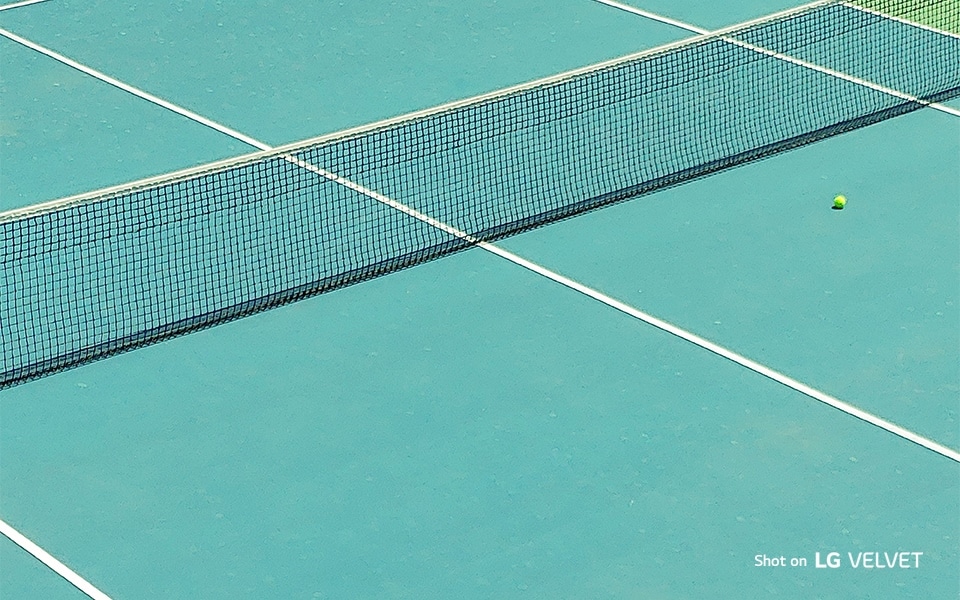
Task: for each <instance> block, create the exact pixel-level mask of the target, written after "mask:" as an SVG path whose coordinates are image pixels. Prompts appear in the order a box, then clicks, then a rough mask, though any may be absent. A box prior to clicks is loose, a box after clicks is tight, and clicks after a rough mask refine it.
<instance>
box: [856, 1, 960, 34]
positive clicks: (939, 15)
mask: <svg viewBox="0 0 960 600" xmlns="http://www.w3.org/2000/svg"><path fill="white" fill-rule="evenodd" d="M853 4H857V5H859V6H863V7H864V8H869V9H871V10H876V11H878V12H881V13H884V14H889V15H892V16H894V17H899V18H901V19H908V20H910V21H913V22H915V23H920V24H922V25H928V26H930V27H936V28H938V29H942V30H944V31H949V32H951V33H955V34H958V35H960V28H958V27H957V26H956V23H953V24H952V25H951V24H950V23H951V21H950V15H957V14H960V0H927V1H925V2H911V3H906V2H898V1H897V0H855V1H854V2H853Z"/></svg>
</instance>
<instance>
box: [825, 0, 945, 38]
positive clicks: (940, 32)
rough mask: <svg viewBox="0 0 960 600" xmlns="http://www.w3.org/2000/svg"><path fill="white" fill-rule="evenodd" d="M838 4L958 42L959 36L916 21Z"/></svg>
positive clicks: (856, 6) (864, 8)
mask: <svg viewBox="0 0 960 600" xmlns="http://www.w3.org/2000/svg"><path fill="white" fill-rule="evenodd" d="M840 4H842V5H844V6H846V7H847V8H852V9H854V10H859V11H862V12H865V13H870V14H871V15H876V16H878V17H882V18H884V19H890V20H891V21H896V22H898V23H903V24H905V25H912V26H913V27H917V28H918V29H924V30H926V31H930V32H933V33H937V34H940V35H945V36H947V37H952V38H957V39H958V40H960V34H958V33H954V32H952V31H947V30H945V29H937V28H936V27H931V26H930V25H924V24H923V23H918V22H917V21H911V20H909V19H904V18H903V17H895V16H893V15H888V14H886V13H882V12H880V11H879V10H873V9H872V8H867V7H865V6H858V5H856V4H854V3H852V2H841V3H840Z"/></svg>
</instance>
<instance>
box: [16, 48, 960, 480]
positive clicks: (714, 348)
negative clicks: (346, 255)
mask: <svg viewBox="0 0 960 600" xmlns="http://www.w3.org/2000/svg"><path fill="white" fill-rule="evenodd" d="M2 31H3V30H0V32H2ZM20 39H22V38H20ZM30 44H31V47H32V48H42V47H41V46H38V45H36V44H33V43H32V42H31V43H30ZM43 50H46V49H45V48H44V49H43ZM43 50H38V51H43ZM44 54H46V55H47V56H51V57H54V58H56V57H58V56H62V55H59V54H57V53H55V52H53V51H46V52H44ZM64 58H66V57H64ZM58 60H59V59H58ZM67 60H69V59H67ZM67 64H70V66H74V65H79V63H76V62H75V61H72V60H71V61H70V63H67ZM79 66H80V67H82V70H83V72H84V73H91V74H94V73H96V74H97V75H95V76H97V77H98V78H99V79H101V80H103V81H106V82H108V83H109V82H114V81H117V80H115V79H113V78H112V77H108V76H106V75H104V74H102V73H99V72H97V71H95V70H93V69H91V68H90V67H86V66H84V65H79ZM117 83H121V82H117ZM121 85H122V86H123V87H122V88H121V89H123V90H124V91H127V92H129V93H131V94H134V95H136V96H138V97H140V98H143V99H144V100H148V101H150V102H153V103H155V104H158V105H160V106H163V107H164V108H168V109H170V110H173V111H174V112H176V113H177V114H180V115H183V116H186V117H188V118H191V119H193V120H195V121H197V122H198V123H201V124H203V125H206V126H208V127H213V128H214V129H215V130H217V131H220V132H222V133H224V134H226V135H229V136H231V137H233V138H234V139H237V140H240V141H242V142H245V143H248V144H250V145H252V146H254V147H257V148H260V149H263V150H269V149H271V147H270V146H269V145H268V144H266V143H264V142H261V141H259V140H256V139H254V138H251V137H250V136H247V135H244V134H241V133H239V132H237V131H235V130H233V129H231V128H229V127H226V126H224V125H221V124H219V123H215V122H214V121H212V120H210V119H207V118H205V117H201V116H199V115H197V114H196V113H194V112H192V111H189V110H187V109H184V108H181V107H179V106H176V105H175V104H173V103H171V102H168V101H166V100H162V99H160V98H158V97H156V96H154V95H152V94H149V93H147V92H144V91H142V90H139V89H138V88H135V87H133V86H130V85H127V84H121ZM281 156H282V157H283V158H284V159H285V160H287V161H288V162H291V163H293V164H295V165H297V166H299V167H301V168H304V169H306V170H308V171H311V172H313V173H316V174H317V175H320V176H321V177H324V178H326V179H328V180H330V181H333V182H336V183H338V184H340V185H343V186H344V187H346V188H349V189H351V190H354V191H355V192H358V193H360V194H362V195H364V196H367V197H368V198H371V199H373V200H376V201H377V202H381V203H383V204H385V205H387V206H390V207H391V208H394V209H396V210H399V211H400V212H403V213H404V214H407V215H409V216H411V217H413V218H415V219H417V220H419V221H422V222H423V223H426V224H428V225H430V226H432V227H435V228H437V229H439V230H441V231H444V232H445V233H448V234H450V235H453V236H456V237H457V238H459V239H462V240H464V241H467V242H469V243H471V244H474V245H476V246H478V247H480V248H482V249H484V250H486V251H487V252H490V253H493V254H495V255H497V256H499V257H501V258H504V259H506V260H508V261H510V262H512V263H514V264H516V265H519V266H521V267H523V268H525V269H528V270H530V271H533V272H534V273H537V274H539V275H542V276H544V277H546V278H548V279H550V280H552V281H554V282H556V283H559V284H561V285H563V286H565V287H567V288H569V289H572V290H575V291H577V292H580V293H581V294H584V295H586V296H588V297H590V298H593V299H594V300H597V301H599V302H602V303H603V304H606V305H607V306H609V307H611V308H615V309H617V310H619V311H620V312H623V313H625V314H627V315H630V316H631V317H634V318H636V319H639V320H641V321H643V322H645V323H647V324H649V325H652V326H654V327H657V328H658V329H661V330H663V331H666V332H667V333H670V334H672V335H675V336H677V337H679V338H681V339H683V340H686V341H688V342H690V343H692V344H695V345H697V346H700V347H701V348H703V349H705V350H708V351H710V352H713V353H714V354H717V355H718V356H722V357H723V358H726V359H728V360H730V361H732V362H735V363H737V364H739V365H741V366H743V367H745V368H747V369H750V370H751V371H754V372H755V373H758V374H760V375H763V376H764V377H768V378H770V379H772V380H773V381H776V382H777V383H780V384H782V385H785V386H787V387H789V388H791V389H793V390H795V391H797V392H800V393H801V394H804V395H806V396H809V397H810V398H813V399H814V400H817V401H819V402H822V403H824V404H827V405H829V406H832V407H833V408H836V409H837V410H840V411H842V412H844V413H847V414H848V415H851V416H854V417H856V418H858V419H861V420H863V421H865V422H867V423H870V424H872V425H874V426H876V427H879V428H881V429H883V430H885V431H888V432H890V433H892V434H894V435H897V436H899V437H901V438H903V439H905V440H908V441H910V442H913V443H915V444H918V445H920V446H922V447H924V448H927V449H928V450H931V451H933V452H936V453H937V454H940V455H942V456H945V457H947V458H949V459H951V460H954V461H956V462H960V452H957V451H956V450H953V449H952V448H948V447H946V446H944V445H942V444H938V443H937V442H934V441H933V440H930V439H927V438H925V437H923V436H921V435H919V434H917V433H914V432H912V431H910V430H908V429H905V428H903V427H900V426H899V425H896V424H894V423H891V422H890V421H887V420H885V419H882V418H880V417H878V416H876V415H873V414H871V413H868V412H866V411H863V410H861V409H859V408H857V407H855V406H853V405H851V404H847V403H845V402H843V401H841V400H839V399H837V398H834V397H833V396H830V395H829V394H826V393H824V392H821V391H819V390H816V389H814V388H812V387H810V386H808V385H805V384H803V383H800V382H799V381H797V380H795V379H792V378H790V377H787V376H786V375H783V374H782V373H779V372H777V371H774V370H773V369H770V368H769V367H766V366H764V365H762V364H760V363H758V362H756V361H753V360H750V359H748V358H746V357H744V356H742V355H740V354H737V353H736V352H733V351H732V350H728V349H726V348H723V347H722V346H719V345H717V344H714V343H713V342H711V341H709V340H707V339H705V338H702V337H700V336H698V335H696V334H694V333H691V332H688V331H686V330H684V329H681V328H679V327H677V326H675V325H673V324H671V323H668V322H666V321H663V320H661V319H658V318H656V317H654V316H652V315H648V314H647V313H644V312H642V311H640V310H639V309H636V308H633V307H631V306H629V305H627V304H625V303H623V302H620V301H619V300H616V299H614V298H612V297H610V296H607V295H606V294H603V293H602V292H599V291H597V290H594V289H592V288H589V287H587V286H585V285H583V284H581V283H578V282H576V281H574V280H572V279H569V278H567V277H565V276H563V275H560V274H559V273H556V272H554V271H551V270H549V269H547V268H546V267H543V266H540V265H538V264H536V263H533V262H531V261H528V260H526V259H525V258H522V257H520V256H518V255H516V254H513V253H511V252H509V251H507V250H504V249H503V248H500V247H498V246H495V245H494V244H491V243H489V242H483V241H480V240H478V239H477V238H475V237H473V236H471V235H470V234H468V233H466V232H464V231H461V230H459V229H457V228H455V227H453V226H452V225H448V224H446V223H443V222H442V221H438V220H436V219H434V218H432V217H430V216H429V215H426V214H424V213H421V212H420V211H418V210H416V209H414V208H412V207H410V206H407V205H405V204H403V203H401V202H398V201H396V200H393V199H392V198H389V197H387V196H385V195H383V194H380V193H378V192H376V191H373V190H371V189H369V188H366V187H364V186H362V185H360V184H359V183H356V182H354V181H351V180H349V179H345V178H343V177H340V176H339V175H337V174H336V173H332V172H330V171H327V170H325V169H322V168H320V167H318V166H316V165H312V164H310V163H307V162H304V161H302V160H300V159H299V158H296V157H295V156H293V155H290V154H285V155H281Z"/></svg>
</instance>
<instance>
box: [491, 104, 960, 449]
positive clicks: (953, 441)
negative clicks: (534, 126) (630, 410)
mask: <svg viewBox="0 0 960 600" xmlns="http://www.w3.org/2000/svg"><path fill="white" fill-rule="evenodd" d="M958 155H960V122H958V121H957V119H956V118H955V117H952V116H950V115H945V114H942V113H938V112H934V111H922V112H920V113H916V114H913V115H908V116H905V117H902V118H898V119H895V120H893V121H889V122H886V123H883V124H880V125H876V126H873V127H870V128H867V129H865V130H862V131H858V132H855V133H852V134H848V135H846V136H842V137H840V138H836V139H832V140H829V141H826V142H821V143H818V144H815V145H813V146H809V147H806V148H803V149H800V150H797V151H794V152H791V153H790V154H788V155H784V156H781V157H777V158H774V159H771V160H768V161H765V162H762V163H759V164H756V165H751V166H749V167H745V168H742V169H738V170H735V171H731V172H728V173H724V174H721V175H719V176H715V177H713V178H711V179H709V180H706V181H703V182H697V183H693V184H691V185H688V186H683V187H681V188H677V189H674V190H669V191H666V192H663V193H660V194H658V195H657V196H655V197H652V198H650V199H649V200H648V201H640V202H633V203H627V204H625V205H622V206H618V207H615V208H613V209H611V210H609V211H600V212H597V213H593V214H590V215H586V216H585V217H583V218H581V219H577V220H576V221H571V222H568V223H563V224H559V225H557V226H555V227H551V228H547V229H544V230H542V231H536V232H532V233H529V234H525V235H523V236H520V237H518V238H513V239H510V240H505V241H504V242H503V244H502V245H503V246H505V247H506V248H508V249H510V250H512V251H515V252H517V253H518V254H520V255H522V256H525V257H527V258H529V259H531V260H534V261H536V262H539V263H542V264H547V265H550V266H551V267H552V268H554V269H556V270H558V271H560V272H563V273H565V274H567V275H568V276H570V277H573V278H575V279H577V280H579V281H582V282H584V283H585V284H587V285H591V286H593V287H597V288H599V289H603V290H604V291H606V292H607V293H609V294H611V295H613V296H615V297H618V298H620V299H621V300H623V301H625V302H628V303H630V304H632V305H635V306H641V307H643V309H644V310H646V311H649V312H651V313H653V314H656V315H657V316H659V317H661V318H663V319H666V320H668V321H670V322H672V323H674V324H676V325H678V326H680V327H683V328H685V329H688V330H691V331H696V332H698V333H700V334H702V335H704V336H706V337H708V338H710V339H712V340H713V341H715V342H717V343H719V344H722V345H724V346H727V347H730V348H735V349H737V350H738V351H739V352H742V353H744V354H746V355H747V356H752V357H762V359H761V360H762V362H764V364H767V365H768V366H770V367H772V368H774V369H777V370H781V371H784V372H787V373H790V374H791V376H793V377H796V378H798V379H800V380H801V381H804V382H805V383H807V384H809V385H812V386H814V387H816V388H818V389H821V390H824V391H826V392H828V393H831V394H834V395H836V396H838V397H841V398H843V399H844V400H846V401H848V402H851V403H853V404H854V405H856V406H859V407H861V408H863V409H865V410H868V411H870V412H872V413H875V414H878V415H882V416H883V417H885V418H888V419H890V420H892V421H894V422H896V423H898V424H899V425H902V426H904V427H906V428H908V429H911V430H913V431H916V432H918V433H920V434H921V435H925V436H927V437H930V438H932V439H934V440H936V441H938V442H940V443H943V444H946V445H948V446H951V447H953V448H957V447H958V446H960V438H958V418H960V415H958V410H957V405H956V397H957V392H958V389H960V385H958V384H960V382H958V378H957V376H958V374H957V369H956V364H957V349H958V348H960V308H958V307H960V297H958V287H960V286H958V285H957V282H958V281H960V274H958V265H957V260H956V253H955V252H952V251H950V250H948V249H955V248H957V247H958V246H960V223H958V220H960V219H958V217H960V215H958V209H957V202H956V199H957V198H958V197H960V166H958V163H957V156H958ZM905 156H911V157H914V158H915V162H914V161H913V160H910V161H908V160H904V157H905ZM837 193H843V194H845V195H846V196H847V198H848V200H849V203H848V205H847V210H845V211H843V212H836V211H831V210H830V205H831V202H832V198H833V196H834V195H836V194H837ZM717 322H719V323H717Z"/></svg>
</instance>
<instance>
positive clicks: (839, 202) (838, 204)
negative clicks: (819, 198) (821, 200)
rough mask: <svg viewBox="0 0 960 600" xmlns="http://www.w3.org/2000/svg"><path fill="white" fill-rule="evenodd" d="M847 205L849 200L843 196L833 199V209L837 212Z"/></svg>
mask: <svg viewBox="0 0 960 600" xmlns="http://www.w3.org/2000/svg"><path fill="white" fill-rule="evenodd" d="M846 205H847V199H846V198H844V197H843V196H837V197H836V198H834V199H833V208H834V209H836V210H842V209H843V207H844V206H846Z"/></svg>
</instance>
